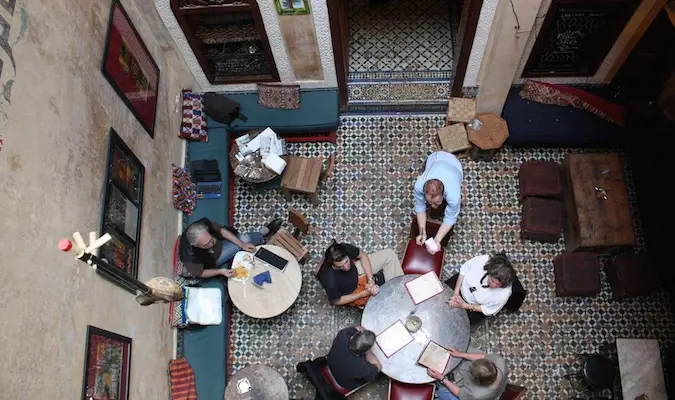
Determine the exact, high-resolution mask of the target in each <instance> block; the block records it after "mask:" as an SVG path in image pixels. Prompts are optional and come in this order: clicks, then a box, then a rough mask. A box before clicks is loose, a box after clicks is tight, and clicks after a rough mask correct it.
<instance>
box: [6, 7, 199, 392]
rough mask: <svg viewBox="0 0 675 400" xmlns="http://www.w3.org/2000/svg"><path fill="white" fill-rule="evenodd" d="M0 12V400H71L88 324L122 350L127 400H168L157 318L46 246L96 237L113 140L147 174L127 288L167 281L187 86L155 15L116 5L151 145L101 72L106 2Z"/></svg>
mask: <svg viewBox="0 0 675 400" xmlns="http://www.w3.org/2000/svg"><path fill="white" fill-rule="evenodd" d="M0 3H1V4H0V16H1V17H2V18H4V19H5V20H6V21H7V26H5V27H4V31H3V34H5V35H7V38H8V41H7V44H8V46H10V47H9V48H10V49H11V54H12V55H13V57H14V60H15V62H16V70H14V69H13V68H12V62H11V60H10V53H9V52H8V51H5V50H0V58H1V59H2V62H3V63H2V67H3V68H2V74H1V76H0V83H2V85H3V88H4V89H5V90H4V96H0V111H1V113H0V116H2V118H0V122H1V124H0V204H1V205H2V207H0V220H1V221H2V225H3V229H2V233H1V234H0V254H2V255H3V257H2V258H1V259H0V270H1V271H2V277H3V278H2V279H1V280H0V320H2V321H3V322H2V324H0V352H1V353H2V354H3V367H2V373H0V388H2V389H1V390H0V399H2V400H4V399H7V400H15V399H30V398H42V399H54V400H70V399H79V398H80V391H81V385H82V374H83V362H84V351H85V332H86V329H87V325H88V324H91V325H94V326H97V327H99V328H103V329H106V330H110V331H113V332H116V333H118V334H121V335H124V336H129V337H131V338H132V339H133V345H132V360H131V380H130V396H129V398H130V399H166V398H168V389H167V378H166V369H167V363H168V361H169V360H170V358H171V356H172V351H173V348H172V344H173V343H172V341H171V339H172V334H171V330H170V327H169V326H168V322H167V319H168V318H167V312H168V306H167V305H153V306H149V307H141V306H139V305H138V304H137V303H136V301H135V300H134V296H133V295H131V294H129V293H128V292H126V291H123V290H121V289H119V288H118V287H116V286H114V285H113V284H112V283H109V282H108V281H106V280H104V279H103V278H101V277H99V276H97V275H96V274H95V272H94V271H93V270H92V269H91V268H89V267H88V266H86V265H85V264H83V263H81V262H79V261H75V260H74V259H73V258H72V257H70V256H69V255H67V254H64V253H60V252H59V251H57V249H56V243H57V241H58V239H59V238H62V237H66V236H70V235H71V234H72V232H74V231H81V232H83V233H84V234H85V237H86V232H88V231H90V230H94V231H95V230H98V227H99V212H100V206H101V195H102V185H103V179H104V171H105V162H106V147H107V142H108V131H109V129H110V127H113V128H114V129H115V130H116V131H117V132H118V133H119V135H120V136H121V137H122V139H123V140H124V141H125V142H126V144H127V145H128V146H129V147H130V148H131V149H132V150H133V152H134V153H135V154H136V156H137V157H138V158H139V159H140V160H141V162H142V163H143V164H144V165H145V168H146V175H145V196H144V207H143V217H142V237H141V243H140V264H139V279H140V280H142V281H145V280H148V279H149V278H151V277H154V276H170V274H171V249H172V246H173V242H174V240H175V238H176V234H177V219H178V213H177V211H176V210H175V209H174V208H173V207H172V204H171V163H172V162H174V163H180V162H181V153H182V147H183V146H182V143H181V141H180V139H178V138H177V137H176V132H177V130H178V126H179V122H180V119H179V114H178V113H177V107H176V106H177V104H176V103H175V98H176V94H178V93H179V90H180V89H181V88H184V87H188V88H189V87H194V86H195V84H196V83H195V82H194V79H193V77H192V74H191V73H190V72H189V70H188V69H187V66H186V65H185V63H184V62H183V59H182V57H181V56H180V55H179V53H178V52H177V50H176V49H175V44H174V42H173V40H172V39H171V37H170V35H169V34H168V32H167V31H166V29H165V28H164V26H163V24H162V21H161V20H160V18H159V16H158V14H157V12H156V10H155V8H154V5H153V4H152V3H151V2H146V1H143V0H122V4H123V6H124V7H125V9H126V10H127V12H128V14H129V16H130V18H131V20H132V22H133V23H134V24H135V26H136V28H137V30H138V31H139V33H140V35H141V37H142V38H143V39H144V41H145V43H146V45H147V47H148V48H149V50H150V52H151V54H152V56H153V57H154V59H155V61H156V62H157V64H158V65H159V67H160V69H161V73H160V85H159V102H158V107H157V118H156V128H155V138H154V139H152V138H150V136H148V134H147V133H146V132H145V131H144V130H143V128H142V127H141V125H140V124H139V123H138V121H137V120H136V118H135V117H134V116H133V115H132V113H131V112H130V111H129V109H128V108H127V107H126V105H125V104H124V103H123V102H122V100H121V99H120V98H119V97H118V95H117V94H116V93H115V91H114V90H113V88H112V87H111V85H110V84H109V83H108V82H107V81H106V79H105V78H104V77H103V75H102V73H101V72H100V64H101V60H102V55H103V48H104V42H105V35H106V29H107V25H108V16H109V12H110V5H111V2H110V1H78V0H68V1H61V2H50V3H49V5H48V6H47V5H46V3H45V2H44V1H40V0H23V1H21V2H19V1H17V2H16V7H15V9H14V12H13V14H12V13H10V12H9V11H8V9H7V4H8V3H10V4H14V1H9V2H8V1H3V2H0ZM10 86H11V92H10V91H9V87H10Z"/></svg>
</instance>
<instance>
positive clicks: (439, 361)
mask: <svg viewBox="0 0 675 400" xmlns="http://www.w3.org/2000/svg"><path fill="white" fill-rule="evenodd" d="M449 361H450V352H449V351H448V349H446V348H445V347H443V346H441V345H439V344H438V343H436V342H434V341H433V340H432V341H429V343H428V344H427V347H425V348H424V351H422V355H421V356H420V359H419V360H417V363H418V364H420V365H422V366H425V367H427V368H430V369H433V370H434V371H438V372H440V373H444V372H445V368H446V367H447V366H448V362H449Z"/></svg>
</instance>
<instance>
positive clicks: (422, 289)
mask: <svg viewBox="0 0 675 400" xmlns="http://www.w3.org/2000/svg"><path fill="white" fill-rule="evenodd" d="M405 288H406V290H408V294H410V297H411V298H412V301H413V303H415V304H419V303H421V302H423V301H425V300H428V299H430V298H432V297H434V296H436V295H437V294H439V293H441V292H443V285H442V284H441V281H440V280H439V279H438V276H436V273H435V272H433V271H430V272H427V273H426V274H424V275H422V276H420V277H418V278H415V279H413V280H412V281H410V282H408V283H406V284H405Z"/></svg>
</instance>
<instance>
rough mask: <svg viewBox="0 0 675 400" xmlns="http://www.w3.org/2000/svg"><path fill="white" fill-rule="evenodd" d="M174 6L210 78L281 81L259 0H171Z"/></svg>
mask: <svg viewBox="0 0 675 400" xmlns="http://www.w3.org/2000/svg"><path fill="white" fill-rule="evenodd" d="M171 9H172V11H173V14H174V15H175V16H176V20H177V21H178V24H179V25H180V27H181V29H182V30H183V33H184V34H185V37H186V38H187V40H188V42H189V43H190V47H192V51H193V52H194V54H195V56H196V57H197V60H198V61H199V64H200V65H201V67H202V70H203V71H204V74H205V75H206V77H207V78H208V80H209V82H211V83H212V84H232V83H252V82H278V81H279V72H278V71H277V66H276V64H275V63H274V57H273V56H272V49H271V48H270V43H269V40H268V38H267V33H266V32H265V27H264V25H263V21H262V17H261V16H260V9H259V8H258V3H257V2H256V0H248V1H247V0H171Z"/></svg>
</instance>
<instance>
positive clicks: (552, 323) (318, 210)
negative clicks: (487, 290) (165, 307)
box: [230, 115, 675, 400]
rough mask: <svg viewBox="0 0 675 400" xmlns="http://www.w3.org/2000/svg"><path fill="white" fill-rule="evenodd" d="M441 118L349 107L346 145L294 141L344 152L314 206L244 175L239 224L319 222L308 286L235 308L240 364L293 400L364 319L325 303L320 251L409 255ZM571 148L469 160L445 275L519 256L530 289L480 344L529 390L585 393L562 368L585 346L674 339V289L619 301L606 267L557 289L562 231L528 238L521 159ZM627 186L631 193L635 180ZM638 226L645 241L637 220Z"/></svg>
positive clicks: (307, 392) (296, 149) (482, 333)
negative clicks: (243, 309)
mask: <svg viewBox="0 0 675 400" xmlns="http://www.w3.org/2000/svg"><path fill="white" fill-rule="evenodd" d="M444 122H445V118H444V116H443V115H426V116H423V115H416V116H349V117H343V118H342V120H341V123H342V125H341V127H340V129H339V132H338V143H337V146H334V145H332V144H325V143H306V144H292V145H290V149H289V152H290V153H291V154H301V155H307V156H318V155H323V156H327V155H329V154H336V156H337V164H336V168H335V172H334V174H333V176H332V177H330V178H329V179H328V180H327V181H326V182H323V183H322V184H321V188H320V191H319V199H320V205H318V206H316V207H313V206H311V203H310V201H309V199H308V198H306V197H304V196H299V195H297V196H293V198H292V200H291V201H290V202H288V201H286V200H285V199H284V198H283V196H281V194H280V193H279V192H278V191H276V190H255V189H254V188H252V187H251V186H249V185H247V184H245V183H243V182H242V181H240V180H238V181H236V182H235V203H236V204H235V205H236V214H235V225H236V227H237V228H239V229H240V230H246V229H254V228H257V227H259V226H260V225H261V224H263V223H265V221H267V220H268V219H269V218H270V217H271V216H285V215H287V211H288V208H289V207H293V208H296V209H299V210H300V211H301V212H303V213H304V214H305V215H306V216H307V217H308V218H309V219H310V222H311V224H312V227H313V228H312V230H311V231H310V233H309V234H308V235H307V236H305V237H304V238H303V239H302V241H303V243H304V244H305V245H307V246H309V248H310V250H311V260H310V261H309V262H307V263H306V264H305V265H304V266H303V287H302V290H301V292H300V296H299V297H298V300H297V301H296V303H295V305H294V306H293V307H292V308H291V309H290V310H288V311H287V312H286V313H284V314H282V315H281V316H279V317H276V318H272V319H269V320H255V319H252V318H249V317H247V316H245V315H243V314H241V313H240V312H239V311H237V310H235V311H234V313H233V316H232V332H231V366H232V368H231V371H230V372H231V373H234V372H235V371H237V370H238V369H240V368H242V367H244V366H247V365H250V364H253V363H261V364H266V365H270V366H273V367H274V368H275V369H277V370H278V371H279V372H280V373H281V374H282V376H283V377H284V378H285V379H286V382H287V383H288V386H289V389H290V392H291V395H292V397H295V398H303V396H312V394H313V389H312V388H311V385H310V384H309V382H308V381H307V380H306V379H305V378H304V377H302V376H298V375H297V373H296V372H295V364H296V363H298V362H300V361H304V360H306V359H309V358H313V357H317V356H320V355H324V354H326V353H327V352H328V349H329V348H330V344H331V341H332V339H333V337H334V335H335V334H336V333H337V332H338V330H340V329H341V328H343V327H346V326H348V325H351V324H355V323H358V322H359V318H360V312H359V311H357V310H351V309H346V308H336V307H332V306H330V305H329V304H328V303H327V301H326V299H325V294H324V292H323V290H322V288H321V286H320V285H319V283H318V282H317V280H316V279H315V278H314V276H313V271H314V269H315V267H316V264H317V262H318V260H319V258H320V257H321V255H322V254H321V253H322V252H323V249H325V247H326V246H327V245H328V243H329V242H330V240H331V239H333V238H336V239H338V240H344V241H350V242H354V243H355V244H358V245H359V246H360V247H362V248H363V249H364V250H365V251H367V252H372V251H375V250H379V249H382V248H385V247H392V248H395V249H397V251H398V253H399V255H402V253H403V250H404V246H405V243H406V242H407V240H408V238H407V236H408V231H409V226H410V221H411V213H412V198H411V188H412V184H413V182H414V179H415V177H416V176H417V174H418V173H419V172H420V170H421V169H422V167H423V164H424V161H425V159H426V157H427V156H428V155H429V154H430V153H431V152H433V151H434V150H435V147H434V142H433V137H434V133H435V129H437V128H438V127H440V126H442V125H443V124H444ZM568 151H575V152H577V151H582V150H580V149H511V148H505V149H503V150H502V151H501V152H500V153H499V154H498V155H497V156H496V157H495V159H494V160H493V161H492V162H474V161H470V160H466V159H465V160H462V164H463V166H464V173H465V179H464V187H463V199H462V204H463V206H462V210H461V212H460V217H459V220H458V223H457V225H456V227H455V233H454V235H453V237H452V239H451V240H450V244H449V246H448V251H447V253H446V258H445V268H444V272H443V275H444V276H443V279H446V278H448V277H449V276H450V275H451V274H452V273H455V272H456V271H457V270H458V269H459V266H460V265H461V264H462V263H463V262H464V261H466V260H467V259H469V258H471V257H473V256H475V255H477V254H480V253H484V252H495V251H501V250H503V251H506V252H507V254H508V255H509V256H510V257H511V258H512V260H513V261H514V264H515V265H516V269H517V271H518V274H519V277H520V279H521V281H522V283H523V285H524V286H525V287H526V289H527V290H528V291H529V295H528V296H527V298H526V300H525V303H524V304H523V307H522V308H521V311H520V312H518V313H514V314H508V313H501V314H500V315H498V316H497V317H496V318H491V319H487V320H485V321H484V322H483V323H482V324H481V325H479V326H477V327H475V328H473V329H472V332H471V346H472V347H476V348H481V349H484V350H486V351H495V352H498V353H500V354H502V355H504V356H505V357H506V358H507V359H508V362H509V365H510V374H509V380H510V381H511V382H513V383H515V384H519V385H523V386H526V387H528V389H529V391H528V394H527V396H526V398H527V399H546V400H549V399H573V398H577V397H578V398H588V397H589V396H587V395H586V394H585V393H584V392H583V391H582V389H581V388H580V385H579V384H578V383H577V382H574V381H570V380H569V379H565V378H563V377H562V376H563V375H564V374H565V373H566V372H568V371H570V370H571V369H573V368H575V367H576V368H578V367H579V357H578V356H577V353H586V352H592V351H597V350H598V349H599V348H600V347H601V346H603V345H604V344H606V343H610V342H612V341H613V340H614V339H616V338H618V337H634V338H657V339H659V340H660V342H661V345H662V348H665V347H666V346H669V345H672V339H671V338H672V337H673V333H675V322H674V321H673V317H672V315H671V314H670V312H669V310H670V298H669V296H668V295H667V293H666V292H665V291H662V292H659V293H657V294H654V295H652V296H650V297H642V298H637V299H629V300H625V301H623V302H613V301H611V295H610V288H609V285H608V283H607V279H606V277H605V276H604V275H603V276H602V282H603V285H602V290H601V293H600V294H599V296H597V297H595V298H581V299H577V298H558V297H556V296H555V282H554V278H553V258H554V257H555V256H556V255H557V254H559V253H560V252H561V251H562V250H563V248H564V243H563V240H562V238H561V239H560V240H559V241H558V242H556V243H548V244H541V243H535V242H529V241H522V240H521V239H520V208H519V204H518V201H517V190H518V188H517V173H518V166H519V165H520V163H522V162H523V161H526V160H530V159H542V160H553V161H561V160H562V159H563V158H564V154H565V153H566V152H568ZM626 172H627V177H628V178H630V171H629V170H626ZM629 192H630V193H631V194H632V195H633V196H634V189H633V187H632V184H630V182H629ZM636 216H637V214H636ZM636 233H637V235H638V237H639V238H640V239H639V241H638V245H637V248H638V249H641V248H643V246H644V240H643V235H642V231H641V224H640V223H639V218H638V219H637V220H636ZM386 387H387V379H386V378H381V379H379V380H378V382H377V383H376V384H374V385H370V386H369V387H368V388H366V389H364V390H362V391H360V392H358V393H357V394H356V395H354V396H353V397H352V398H354V399H384V398H386ZM620 397H621V396H620V395H617V396H615V399H616V398H619V399H620Z"/></svg>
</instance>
